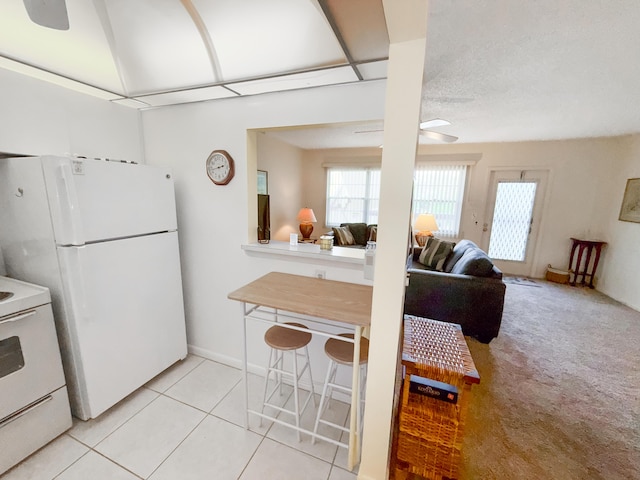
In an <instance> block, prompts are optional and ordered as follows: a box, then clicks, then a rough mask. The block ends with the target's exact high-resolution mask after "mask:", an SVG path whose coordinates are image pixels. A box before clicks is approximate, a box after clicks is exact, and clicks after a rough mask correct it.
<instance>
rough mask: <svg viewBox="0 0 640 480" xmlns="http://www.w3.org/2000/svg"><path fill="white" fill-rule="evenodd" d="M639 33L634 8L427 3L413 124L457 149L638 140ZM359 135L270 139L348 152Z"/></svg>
mask: <svg viewBox="0 0 640 480" xmlns="http://www.w3.org/2000/svg"><path fill="white" fill-rule="evenodd" d="M639 27H640V2H639V1H637V0H607V1H600V0H536V1H525V2H517V1H508V0H433V1H431V2H430V17H429V23H428V38H427V59H426V67H425V82H424V90H423V101H422V115H421V118H422V120H426V119H430V118H437V117H439V118H445V119H447V120H449V121H450V122H451V124H452V125H450V126H447V127H439V128H437V129H435V130H437V131H440V132H443V133H448V134H451V135H455V136H458V137H459V140H458V143H475V142H510V141H526V140H552V139H566V138H584V137H600V136H616V135H624V134H630V133H638V132H640V61H639V60H640V34H639V33H638V29H639ZM362 127H363V126H362V125H354V126H353V127H352V128H348V127H345V126H340V127H339V129H338V131H337V132H336V135H334V136H333V139H332V140H331V141H328V140H329V139H328V136H327V135H328V132H327V130H326V129H321V130H316V129H311V130H309V131H307V132H304V131H301V130H295V131H291V132H281V131H280V132H277V133H275V134H276V135H277V136H278V137H279V138H282V139H283V140H286V141H288V142H290V143H292V144H295V145H297V146H300V147H301V148H328V145H330V144H333V145H334V146H343V147H349V146H356V143H363V141H362V140H363V139H362V137H364V136H365V135H358V136H354V135H353V134H352V132H354V131H358V130H361V129H362ZM378 128H379V127H378ZM367 137H368V142H367V143H366V144H367V146H376V145H379V144H380V143H381V141H382V135H379V136H376V135H375V134H369V135H367ZM338 139H340V140H338ZM420 142H421V143H436V142H433V141H430V140H427V139H421V140H420Z"/></svg>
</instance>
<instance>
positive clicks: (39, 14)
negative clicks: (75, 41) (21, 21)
mask: <svg viewBox="0 0 640 480" xmlns="http://www.w3.org/2000/svg"><path fill="white" fill-rule="evenodd" d="M22 1H23V3H24V7H25V8H26V9H27V13H28V14H29V18H30V19H31V21H32V22H33V23H37V24H38V25H41V26H43V27H47V28H53V29H55V30H69V15H68V14H67V5H66V3H65V0H22Z"/></svg>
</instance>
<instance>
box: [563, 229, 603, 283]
mask: <svg viewBox="0 0 640 480" xmlns="http://www.w3.org/2000/svg"><path fill="white" fill-rule="evenodd" d="M571 241H572V242H573V244H572V245H571V255H570V256H569V272H570V273H573V279H572V280H571V281H570V282H569V283H570V284H571V285H573V286H574V287H575V285H576V282H577V281H578V277H580V276H582V282H580V283H581V284H582V285H586V284H587V277H589V284H588V285H589V288H593V279H594V277H595V275H596V270H597V268H598V262H599V261H600V253H601V251H602V247H603V246H604V245H606V244H607V242H601V241H599V240H580V239H578V238H573V237H571ZM576 250H577V252H578V255H577V257H576V255H575V254H576ZM585 251H586V253H587V255H586V257H585V259H584V263H582V257H583V255H584V253H585ZM593 253H595V257H594V259H593V263H591V255H592V254H593ZM574 258H575V260H576V261H575V267H574Z"/></svg>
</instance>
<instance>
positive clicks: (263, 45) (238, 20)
mask: <svg viewBox="0 0 640 480" xmlns="http://www.w3.org/2000/svg"><path fill="white" fill-rule="evenodd" d="M193 5H194V6H195V7H196V9H197V11H198V12H199V14H200V16H201V17H202V20H203V21H204V24H205V25H206V28H207V31H208V33H209V35H210V36H211V40H212V44H213V46H214V48H215V51H216V55H217V58H218V60H219V64H220V74H221V76H222V78H220V79H218V81H222V80H224V81H230V80H238V79H243V78H252V77H254V78H255V77H262V76H268V75H273V74H278V73H283V72H295V71H298V70H303V69H308V68H314V67H322V66H328V65H340V64H344V63H345V62H346V58H345V55H344V52H343V51H342V49H341V48H340V44H339V42H338V41H337V40H336V38H335V36H334V34H333V32H332V30H331V27H330V25H329V24H328V22H327V20H326V18H325V17H324V15H323V14H322V11H321V10H320V9H319V8H318V7H317V6H316V4H315V2H312V1H308V0H269V1H264V0H218V1H216V2H211V1H207V0H194V1H193Z"/></svg>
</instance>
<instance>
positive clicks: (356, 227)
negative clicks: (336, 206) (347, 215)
mask: <svg viewBox="0 0 640 480" xmlns="http://www.w3.org/2000/svg"><path fill="white" fill-rule="evenodd" d="M340 226H341V227H347V228H348V229H349V230H351V235H353V239H354V243H356V244H358V245H366V244H367V224H366V223H341V224H340Z"/></svg>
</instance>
